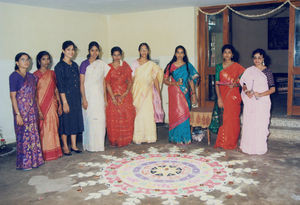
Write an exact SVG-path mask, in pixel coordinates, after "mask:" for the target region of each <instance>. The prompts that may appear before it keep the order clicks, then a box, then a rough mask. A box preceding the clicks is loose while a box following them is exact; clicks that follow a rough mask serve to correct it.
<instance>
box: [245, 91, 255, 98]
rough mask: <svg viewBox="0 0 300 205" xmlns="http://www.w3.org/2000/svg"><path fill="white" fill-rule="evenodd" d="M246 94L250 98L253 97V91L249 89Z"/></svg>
mask: <svg viewBox="0 0 300 205" xmlns="http://www.w3.org/2000/svg"><path fill="white" fill-rule="evenodd" d="M245 94H246V95H247V96H248V98H252V97H253V92H251V91H249V90H247V91H245Z"/></svg>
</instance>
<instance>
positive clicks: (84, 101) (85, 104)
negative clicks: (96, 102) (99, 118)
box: [82, 99, 88, 110]
mask: <svg viewBox="0 0 300 205" xmlns="http://www.w3.org/2000/svg"><path fill="white" fill-rule="evenodd" d="M82 107H83V109H85V110H86V109H87V108H88V101H87V100H86V99H83V100H82Z"/></svg>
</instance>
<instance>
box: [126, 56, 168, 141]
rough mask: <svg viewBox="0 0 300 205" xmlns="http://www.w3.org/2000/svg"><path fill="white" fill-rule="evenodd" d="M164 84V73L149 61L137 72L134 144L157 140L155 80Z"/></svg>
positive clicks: (133, 87) (134, 102) (134, 103)
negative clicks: (154, 100)
mask: <svg viewBox="0 0 300 205" xmlns="http://www.w3.org/2000/svg"><path fill="white" fill-rule="evenodd" d="M156 78H157V79H158V81H159V85H161V83H162V78H163V72H162V70H161V68H160V67H159V66H158V65H156V64H155V63H154V62H152V61H148V62H146V63H144V64H143V65H141V66H139V67H138V68H136V70H135V75H134V83H133V86H132V94H133V105H134V106H135V109H136V118H135V121H134V134H133V142H135V143H137V144H140V143H142V142H148V143H150V142H155V141H156V139H157V133H156V124H155V118H154V108H153V85H154V81H155V79H156Z"/></svg>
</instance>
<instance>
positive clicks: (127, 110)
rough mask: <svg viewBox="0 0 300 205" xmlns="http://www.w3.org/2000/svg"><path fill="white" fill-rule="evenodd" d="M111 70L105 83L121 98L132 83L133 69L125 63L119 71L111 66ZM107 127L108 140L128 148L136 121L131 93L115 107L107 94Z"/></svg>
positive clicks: (114, 144)
mask: <svg viewBox="0 0 300 205" xmlns="http://www.w3.org/2000/svg"><path fill="white" fill-rule="evenodd" d="M109 66H110V67H111V69H110V70H109V72H108V74H107V76H106V78H105V82H106V83H107V84H109V85H110V86H111V89H112V91H113V93H114V95H119V96H121V95H122V94H123V93H124V92H125V91H126V90H127V87H128V84H129V83H130V82H131V81H132V76H131V72H132V70H131V68H130V66H129V65H128V64H127V63H126V62H123V64H122V66H120V67H118V68H117V69H116V68H114V67H113V65H112V64H109ZM107 103H108V104H107V107H106V127H107V134H108V139H109V142H110V144H111V145H113V146H118V147H122V146H126V145H128V144H130V143H131V141H132V138H133V127H134V119H135V108H134V106H133V99H132V94H131V92H129V93H128V94H127V95H126V96H125V97H124V98H123V99H122V100H118V105H114V104H113V102H112V99H111V97H110V95H109V94H107Z"/></svg>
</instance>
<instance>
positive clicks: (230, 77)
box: [215, 44, 245, 149]
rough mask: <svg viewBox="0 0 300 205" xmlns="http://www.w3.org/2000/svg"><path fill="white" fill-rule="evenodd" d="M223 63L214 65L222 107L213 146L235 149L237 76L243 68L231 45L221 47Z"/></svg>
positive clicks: (237, 122) (239, 99)
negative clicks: (221, 115)
mask: <svg viewBox="0 0 300 205" xmlns="http://www.w3.org/2000/svg"><path fill="white" fill-rule="evenodd" d="M222 54H223V63H221V64H218V65H217V66H216V93H217V96H218V106H219V107H220V108H223V109H224V111H223V123H222V126H220V128H219V131H218V137H217V141H216V144H215V148H217V147H222V148H224V149H235V148H236V147H237V141H238V137H239V134H240V112H241V106H240V104H241V95H240V90H239V78H240V76H241V75H242V74H243V72H244V71H245V68H244V67H242V66H241V65H240V64H238V63H236V62H235V61H236V60H237V53H236V51H235V49H234V47H233V46H232V45H229V44H227V45H224V46H223V47H222Z"/></svg>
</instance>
